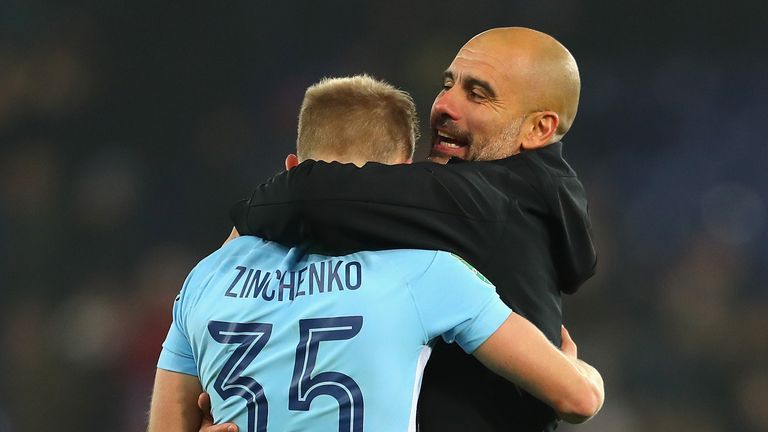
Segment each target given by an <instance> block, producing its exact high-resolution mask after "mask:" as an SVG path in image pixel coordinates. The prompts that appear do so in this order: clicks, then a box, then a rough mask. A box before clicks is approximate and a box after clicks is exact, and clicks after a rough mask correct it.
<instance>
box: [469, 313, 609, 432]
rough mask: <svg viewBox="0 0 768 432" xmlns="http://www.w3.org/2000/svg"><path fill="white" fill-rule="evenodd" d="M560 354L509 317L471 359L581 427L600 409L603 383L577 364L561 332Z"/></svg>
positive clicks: (565, 334) (531, 327)
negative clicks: (473, 358)
mask: <svg viewBox="0 0 768 432" xmlns="http://www.w3.org/2000/svg"><path fill="white" fill-rule="evenodd" d="M562 339H563V345H562V351H560V350H558V349H557V348H555V347H554V346H553V345H552V344H551V343H550V342H549V341H548V340H547V338H546V337H545V336H544V334H542V333H541V331H539V330H538V329H537V328H536V327H535V326H534V325H533V324H531V323H530V322H529V321H528V320H526V319H525V318H523V317H521V316H520V315H518V314H515V313H512V314H510V316H509V318H507V320H506V321H505V322H504V324H502V325H501V327H499V329H498V330H496V332H494V333H493V334H492V335H491V336H490V337H489V338H488V339H487V340H486V341H485V342H484V343H483V344H482V345H480V347H479V348H478V349H477V350H475V352H473V353H472V354H473V355H474V356H475V357H476V358H477V359H478V360H479V361H480V362H482V363H483V364H484V365H485V366H486V367H487V368H489V369H491V370H492V371H494V372H495V373H497V374H499V375H501V376H503V377H504V378H506V379H508V380H510V381H512V382H514V383H515V384H517V385H519V386H520V387H522V388H523V389H525V390H526V391H527V392H529V393H531V394H532V395H534V396H536V398H538V399H540V400H541V401H543V402H545V403H546V404H548V405H549V406H551V407H552V408H554V409H555V411H557V414H558V416H559V417H560V418H561V419H563V420H565V421H566V422H568V423H582V422H585V421H587V420H588V419H589V418H591V417H592V416H594V415H595V414H597V412H598V411H599V410H600V408H601V407H602V405H603V400H604V398H605V391H604V388H603V379H602V377H601V376H600V374H599V373H598V372H597V370H595V369H594V368H593V367H592V366H590V365H588V364H587V363H585V362H583V361H581V360H579V359H578V358H576V354H577V351H576V344H575V343H574V342H573V340H571V338H570V336H569V335H568V332H567V331H566V330H565V327H563V330H562Z"/></svg>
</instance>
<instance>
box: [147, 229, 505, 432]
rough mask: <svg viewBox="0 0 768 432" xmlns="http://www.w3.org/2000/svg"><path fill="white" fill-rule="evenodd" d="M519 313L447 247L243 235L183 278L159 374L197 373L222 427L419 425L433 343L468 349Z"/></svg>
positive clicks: (254, 431) (348, 431)
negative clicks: (321, 246) (333, 245)
mask: <svg viewBox="0 0 768 432" xmlns="http://www.w3.org/2000/svg"><path fill="white" fill-rule="evenodd" d="M510 312H511V311H510V309H509V308H508V307H507V306H506V305H504V303H502V302H501V300H500V299H499V297H498V295H497V294H496V291H495V289H494V287H493V286H492V285H491V284H490V283H488V282H487V280H486V279H485V278H483V277H482V275H479V274H478V273H477V272H476V271H475V270H474V269H473V268H472V267H470V266H469V265H468V264H466V263H465V262H463V261H462V260H460V259H459V258H457V257H456V256H454V255H451V254H449V253H446V252H435V251H424V250H391V251H378V252H360V253H355V254H351V255H346V256H342V257H329V256H322V255H312V254H305V253H303V252H302V251H301V250H299V249H289V248H285V247H283V246H281V245H279V244H276V243H272V242H268V241H265V240H262V239H260V238H258V237H251V236H248V237H239V238H237V239H235V240H232V241H231V242H229V243H227V244H226V245H225V246H224V247H222V248H221V249H219V250H218V251H216V252H214V253H213V254H212V255H210V256H208V257H207V258H205V259H204V260H202V261H201V262H200V263H199V264H198V265H197V266H196V267H195V268H194V269H193V270H192V272H191V273H190V275H189V276H188V277H187V280H186V281H185V283H184V286H183V288H182V290H181V293H180V294H179V296H178V297H177V298H176V301H175V303H174V307H173V324H172V325H171V328H170V331H169V332H168V337H167V339H166V341H165V343H164V344H163V350H162V353H161V355H160V360H159V362H158V368H161V369H165V370H170V371H175V372H181V373H185V374H189V375H196V376H198V377H199V378H200V382H201V384H202V386H203V388H204V389H205V391H206V392H208V393H210V395H211V402H212V408H213V409H212V412H213V417H214V419H215V420H216V422H217V423H221V422H229V421H233V422H235V423H237V425H238V426H239V427H240V430H241V431H242V432H265V431H280V432H284V431H329V432H335V431H344V432H359V431H408V430H415V417H416V400H417V398H418V393H419V389H420V386H421V377H422V373H423V370H424V367H425V366H426V362H427V360H428V358H429V354H430V352H431V348H430V344H431V342H432V341H433V340H434V339H435V338H437V337H442V338H443V339H444V340H445V341H446V342H449V343H450V342H453V341H456V342H457V343H458V344H459V345H460V346H461V347H462V348H463V349H464V351H466V352H468V353H471V352H472V351H474V350H475V349H476V348H477V347H478V346H480V344H482V343H483V342H484V341H485V340H486V339H487V338H488V337H489V336H490V335H491V334H492V333H493V332H494V331H496V329H497V328H498V327H499V326H500V325H501V324H502V323H503V322H504V320H505V319H506V318H507V317H508V316H509V314H510ZM457 373H460V371H457ZM446 379H449V377H446Z"/></svg>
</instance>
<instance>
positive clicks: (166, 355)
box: [157, 273, 197, 376]
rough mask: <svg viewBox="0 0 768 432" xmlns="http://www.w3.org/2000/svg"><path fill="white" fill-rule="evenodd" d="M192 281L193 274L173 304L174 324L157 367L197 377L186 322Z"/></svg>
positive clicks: (164, 343)
mask: <svg viewBox="0 0 768 432" xmlns="http://www.w3.org/2000/svg"><path fill="white" fill-rule="evenodd" d="M191 279H192V273H190V275H189V276H188V277H187V280H186V281H185V282H184V286H183V287H182V289H181V292H180V293H179V295H178V296H176V300H175V301H174V302H173V322H172V323H171V328H170V329H169V330H168V336H166V338H165V342H163V349H162V351H161V352H160V359H159V360H158V361H157V367H158V368H159V369H165V370H169V371H173V372H180V373H184V374H187V375H194V376H197V365H196V364H195V359H194V356H193V354H192V346H191V345H190V343H189V338H188V336H187V331H186V325H185V320H184V315H185V310H184V306H185V304H186V301H185V300H186V297H187V291H188V288H189V283H190V280H191Z"/></svg>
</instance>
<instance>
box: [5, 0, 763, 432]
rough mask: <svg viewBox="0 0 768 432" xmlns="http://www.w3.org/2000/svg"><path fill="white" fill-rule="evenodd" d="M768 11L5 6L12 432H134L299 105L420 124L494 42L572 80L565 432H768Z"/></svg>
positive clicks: (478, 5)
mask: <svg viewBox="0 0 768 432" xmlns="http://www.w3.org/2000/svg"><path fill="white" fill-rule="evenodd" d="M767 11H768V7H766V3H765V2H761V1H752V2H742V1H732V2H720V1H712V0H703V1H699V2H682V1H675V2H670V1H636V0H630V1H624V2H616V1H608V0H597V1H584V0H582V1H565V0H564V1H557V0H541V1H528V0H526V1H516V2H512V1H480V0H478V1H474V2H469V1H464V2H461V1H455V0H445V1H442V2H423V3H422V2H416V1H406V0H390V1H381V2H370V3H361V2H341V1H336V0H325V1H298V2H296V1H278V2H257V1H225V2H205V3H203V2H195V3H191V4H187V3H173V2H158V1H154V0H153V1H149V0H134V1H131V2H118V1H109V0H107V1H105V0H99V1H96V0H76V1H72V2H67V4H64V3H60V2H43V1H39V0H0V342H1V343H0V431H2V432H7V431H14V432H17V431H18V432H26V431H46V430H57V431H95V430H113V431H126V432H134V431H141V430H143V428H144V424H145V411H146V409H147V407H148V397H149V392H150V389H151V382H152V378H153V374H154V364H155V360H156V357H157V355H158V352H159V349H160V343H161V342H162V340H163V338H164V335H165V332H166V329H167V325H168V324H169V322H170V317H171V316H170V310H171V303H172V301H173V298H174V295H175V294H176V292H177V290H178V289H179V286H180V284H181V282H182V281H183V279H184V277H185V276H186V273H187V272H188V271H189V270H190V269H191V267H192V266H193V265H194V264H195V263H196V261H197V260H199V259H201V258H202V257H204V256H205V255H207V254H208V253H209V252H211V251H212V250H213V249H215V248H217V247H218V245H219V244H220V243H221V241H223V240H224V239H225V238H226V236H227V234H228V232H229V229H230V224H229V221H228V219H227V210H228V208H229V206H230V205H231V204H232V203H233V202H234V201H235V200H237V199H238V198H240V197H242V196H244V195H245V194H246V193H247V192H248V191H249V190H250V189H251V187H252V186H254V185H255V184H257V183H258V182H260V181H262V180H263V179H265V178H266V177H268V176H269V175H271V174H272V173H275V172H276V171H278V170H280V169H281V168H282V161H283V157H284V155H285V154H286V153H287V152H289V151H291V149H292V148H293V145H294V139H295V124H296V115H297V111H298V106H299V104H300V101H301V98H302V95H303V91H304V89H305V88H306V87H307V86H308V85H310V84H312V83H314V82H316V81H317V80H319V79H320V78H321V77H323V76H338V75H348V74H355V73H361V72H368V73H370V74H373V75H375V76H377V77H379V78H384V79H387V80H389V81H390V82H392V83H394V84H395V85H397V86H399V87H401V88H403V89H405V90H408V91H410V92H411V93H412V94H413V96H414V98H415V100H416V102H417V104H418V107H419V113H420V116H421V118H422V119H423V123H427V119H428V113H429V107H430V105H431V103H432V100H433V97H434V95H435V93H436V92H437V90H438V88H439V86H440V76H441V72H442V71H443V69H444V68H445V67H446V66H447V65H448V64H449V63H450V61H451V59H452V57H453V55H454V54H455V52H456V51H457V49H458V48H459V47H460V46H461V45H462V44H463V43H464V42H465V41H466V40H467V39H468V38H469V37H471V36H473V35H474V34H476V33H478V32H480V31H482V30H485V29H487V28H490V27H495V26H505V25H523V26H529V27H533V28H536V29H539V30H542V31H545V32H547V33H550V34H552V35H554V36H555V37H557V38H558V39H560V40H561V41H562V42H563V43H564V44H565V45H566V46H568V47H569V48H570V50H571V51H572V52H573V53H574V55H575V57H576V58H577V60H578V61H579V64H580V69H581V74H582V80H583V90H582V101H581V109H580V113H579V116H578V118H577V120H576V123H575V126H574V128H573V130H572V132H571V133H570V134H569V135H568V136H567V139H566V151H567V156H568V157H569V160H570V161H571V162H572V164H573V165H574V167H575V168H576V169H577V170H578V172H579V173H580V176H581V179H582V180H583V182H584V183H585V185H586V188H587V191H588V193H589V195H590V200H591V209H592V215H593V222H594V229H595V232H596V235H597V238H598V239H599V247H600V265H599V272H598V275H597V276H596V277H595V278H593V279H592V280H591V281H590V282H589V283H587V285H586V286H585V287H584V288H583V289H582V291H581V292H580V293H579V294H578V295H576V296H573V297H570V298H567V299H566V302H565V309H566V313H565V317H566V322H567V324H568V325H569V326H570V329H571V332H572V334H573V335H574V337H575V339H576V341H577V342H578V343H579V344H580V353H581V354H582V356H583V357H584V358H586V359H587V360H588V361H590V362H592V363H594V364H595V365H597V366H598V368H599V369H600V370H601V371H602V372H603V373H604V377H605V380H606V390H607V403H606V405H605V407H604V409H603V412H602V413H601V414H600V415H599V417H597V418H596V419H594V420H593V421H592V422H590V423H587V424H586V425H584V426H581V427H578V428H571V427H565V426H563V427H561V430H564V431H572V430H581V431H584V432H588V431H595V432H611V431H621V432H640V431H681V430H694V431H697V432H716V431H746V432H753V431H754V432H757V431H766V430H768V290H766V288H768V284H767V283H766V281H767V280H768V223H767V222H768V187H767V185H768V169H767V168H768V146H766V145H765V143H764V142H763V130H762V128H763V127H765V123H766V121H767V120H768V109H767V108H766V96H768V78H766V77H768V50H766V41H767V40H768V37H766V36H768V35H767V34H766V32H765V30H764V27H765V23H766V19H767V18H768V13H767ZM424 132H425V135H426V136H428V135H429V133H428V132H427V130H426V128H424ZM422 150H423V149H422ZM422 154H423V151H422ZM510 430H514V429H513V428H511V429H510Z"/></svg>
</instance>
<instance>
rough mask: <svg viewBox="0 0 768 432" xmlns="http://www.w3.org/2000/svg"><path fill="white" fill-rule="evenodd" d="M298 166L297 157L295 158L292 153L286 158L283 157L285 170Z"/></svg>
mask: <svg viewBox="0 0 768 432" xmlns="http://www.w3.org/2000/svg"><path fill="white" fill-rule="evenodd" d="M298 164H299V157H298V156H296V155H295V154H293V153H290V154H289V155H288V156H286V157H285V169H286V170H291V169H293V168H295V167H296V165H298Z"/></svg>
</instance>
